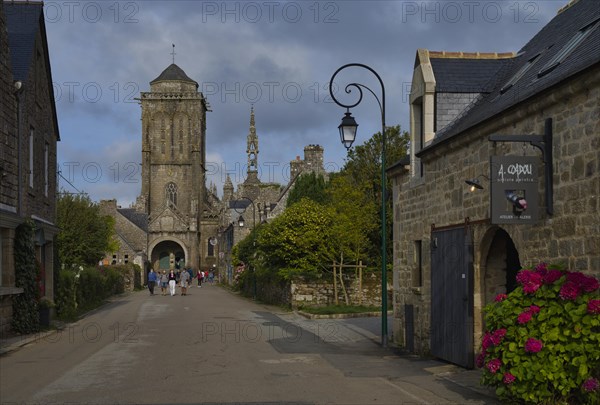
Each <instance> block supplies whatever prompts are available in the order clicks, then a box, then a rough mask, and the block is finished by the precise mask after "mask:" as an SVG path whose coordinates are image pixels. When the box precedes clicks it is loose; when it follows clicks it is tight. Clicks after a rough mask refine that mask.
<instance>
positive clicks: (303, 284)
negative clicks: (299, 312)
mask: <svg viewBox="0 0 600 405" xmlns="http://www.w3.org/2000/svg"><path fill="white" fill-rule="evenodd" d="M345 272H348V274H344V286H345V288H346V293H347V294H348V301H349V304H350V305H364V306H372V307H381V274H379V273H367V274H363V278H362V280H360V281H359V277H358V276H357V275H356V274H354V271H349V270H345ZM350 273H351V274H350ZM388 286H389V291H388V295H389V293H391V292H392V288H391V285H390V284H389V283H388ZM337 288H338V303H339V304H345V302H346V301H345V295H344V291H343V289H342V287H341V285H340V283H339V280H338V286H337ZM290 297H291V302H290V304H291V307H292V308H293V309H298V308H306V307H320V306H327V305H334V304H336V302H335V286H334V283H333V280H332V278H331V277H329V278H328V279H321V280H316V281H305V280H301V279H296V280H293V281H292V282H291V285H290Z"/></svg>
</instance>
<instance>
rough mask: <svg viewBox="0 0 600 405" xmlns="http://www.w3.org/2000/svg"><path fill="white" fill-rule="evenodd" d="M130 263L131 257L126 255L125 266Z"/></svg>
mask: <svg viewBox="0 0 600 405" xmlns="http://www.w3.org/2000/svg"><path fill="white" fill-rule="evenodd" d="M127 263H129V255H125V264H127Z"/></svg>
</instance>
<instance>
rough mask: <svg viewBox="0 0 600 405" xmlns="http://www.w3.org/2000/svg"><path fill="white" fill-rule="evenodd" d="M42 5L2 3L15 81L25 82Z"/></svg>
mask: <svg viewBox="0 0 600 405" xmlns="http://www.w3.org/2000/svg"><path fill="white" fill-rule="evenodd" d="M42 7H43V6H42V3H33V2H31V3H12V2H11V3H6V2H5V3H4V11H5V13H6V25H7V30H8V46H9V48H10V58H11V63H12V69H13V76H14V79H15V80H20V81H23V82H25V81H26V80H27V75H28V73H29V67H30V66H31V58H32V57H33V45H34V43H35V36H36V34H37V32H38V27H39V21H40V16H41V15H42Z"/></svg>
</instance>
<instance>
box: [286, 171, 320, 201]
mask: <svg viewBox="0 0 600 405" xmlns="http://www.w3.org/2000/svg"><path fill="white" fill-rule="evenodd" d="M326 189H327V183H326V182H325V178H324V177H323V175H322V174H319V175H317V174H315V172H310V173H304V174H300V175H299V176H298V178H297V179H296V181H295V183H294V186H293V187H292V189H291V190H290V194H289V196H288V199H287V207H290V206H292V205H293V204H295V203H297V202H298V201H300V200H301V199H303V198H309V199H311V200H313V201H315V202H317V203H319V204H324V203H325V202H326V199H327V194H326V193H325V190H326Z"/></svg>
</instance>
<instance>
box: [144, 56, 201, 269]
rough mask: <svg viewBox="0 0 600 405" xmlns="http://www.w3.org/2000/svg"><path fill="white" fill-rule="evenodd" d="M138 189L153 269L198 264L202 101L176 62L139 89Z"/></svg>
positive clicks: (191, 82) (193, 84)
mask: <svg viewBox="0 0 600 405" xmlns="http://www.w3.org/2000/svg"><path fill="white" fill-rule="evenodd" d="M140 102H141V107H142V191H141V195H140V197H139V198H138V201H137V206H138V209H141V210H142V211H143V212H145V213H146V214H147V215H148V250H147V255H148V259H149V261H150V263H151V266H152V267H153V268H154V269H156V270H158V269H169V268H179V267H181V268H183V267H184V266H191V267H192V268H194V269H197V268H198V267H199V266H200V254H201V252H200V241H201V237H200V236H201V235H200V220H201V215H202V212H203V209H204V200H205V198H206V196H205V195H204V193H205V192H206V187H205V173H204V167H205V160H206V149H205V145H206V142H205V140H206V112H207V111H208V107H207V102H206V99H205V98H204V96H203V94H202V93H201V92H199V91H198V83H197V82H195V81H194V80H192V79H190V78H189V77H188V76H187V75H186V74H185V72H184V71H183V70H182V69H181V68H180V67H179V66H177V65H176V64H174V63H173V64H171V65H170V66H169V67H167V68H166V69H165V70H164V71H163V72H162V73H161V74H160V75H159V76H158V77H157V78H156V79H154V80H153V81H151V82H150V92H142V93H141V98H140Z"/></svg>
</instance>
